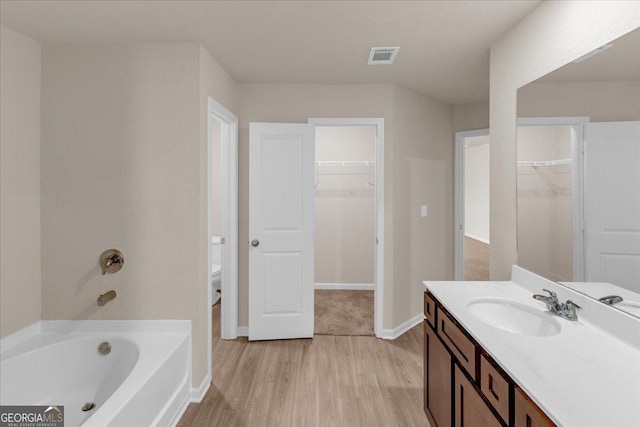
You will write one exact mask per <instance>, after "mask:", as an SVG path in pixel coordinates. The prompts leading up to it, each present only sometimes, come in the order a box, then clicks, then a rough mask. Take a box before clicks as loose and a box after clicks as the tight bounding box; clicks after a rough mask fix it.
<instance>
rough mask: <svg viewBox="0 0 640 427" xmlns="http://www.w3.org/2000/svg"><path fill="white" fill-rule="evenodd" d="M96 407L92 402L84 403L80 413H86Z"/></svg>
mask: <svg viewBox="0 0 640 427" xmlns="http://www.w3.org/2000/svg"><path fill="white" fill-rule="evenodd" d="M95 407H96V404H95V403H93V402H89V403H85V404H84V405H82V412H87V411H90V410H92V409H93V408H95Z"/></svg>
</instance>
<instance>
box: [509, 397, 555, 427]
mask: <svg viewBox="0 0 640 427" xmlns="http://www.w3.org/2000/svg"><path fill="white" fill-rule="evenodd" d="M515 395H516V396H515V401H516V404H515V424H514V427H553V426H555V424H554V423H553V421H551V420H550V419H549V417H547V415H546V414H545V413H544V412H542V411H541V410H540V408H538V406H537V405H536V404H535V403H533V402H532V401H531V399H529V396H527V395H526V394H525V393H524V391H522V389H520V388H518V387H516V392H515Z"/></svg>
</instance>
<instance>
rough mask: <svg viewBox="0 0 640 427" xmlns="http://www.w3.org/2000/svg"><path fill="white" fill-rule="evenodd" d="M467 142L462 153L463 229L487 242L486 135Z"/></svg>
mask: <svg viewBox="0 0 640 427" xmlns="http://www.w3.org/2000/svg"><path fill="white" fill-rule="evenodd" d="M465 142H466V143H469V144H471V145H470V146H468V147H466V148H465V153H464V232H465V235H467V236H469V237H472V238H474V239H478V240H480V241H483V242H489V155H490V152H491V150H490V146H489V136H488V135H482V136H475V137H470V138H466V139H465Z"/></svg>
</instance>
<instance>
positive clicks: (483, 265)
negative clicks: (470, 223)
mask: <svg viewBox="0 0 640 427" xmlns="http://www.w3.org/2000/svg"><path fill="white" fill-rule="evenodd" d="M464 280H471V281H478V280H489V245H487V244H486V243H482V242H481V241H479V240H476V239H472V238H471V237H467V236H464Z"/></svg>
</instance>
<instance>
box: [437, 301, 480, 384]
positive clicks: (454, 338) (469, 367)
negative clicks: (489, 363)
mask: <svg viewBox="0 0 640 427" xmlns="http://www.w3.org/2000/svg"><path fill="white" fill-rule="evenodd" d="M437 313H438V314H437V318H438V336H439V337H440V338H442V341H444V342H445V344H447V347H448V348H449V351H451V353H453V355H454V356H455V357H456V359H457V360H458V362H459V363H460V366H462V367H463V368H464V369H465V370H466V371H467V373H468V374H469V375H471V376H472V377H475V375H476V346H475V344H474V343H473V341H471V339H469V338H468V337H467V336H466V335H465V333H464V332H462V330H461V329H460V328H459V327H458V325H456V324H455V322H454V321H453V319H451V318H450V317H449V315H448V314H447V313H445V312H444V311H443V310H442V309H441V308H440V307H438V308H437Z"/></svg>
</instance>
